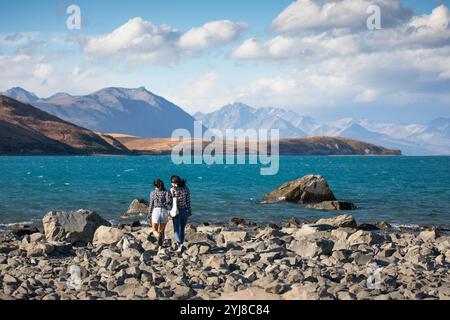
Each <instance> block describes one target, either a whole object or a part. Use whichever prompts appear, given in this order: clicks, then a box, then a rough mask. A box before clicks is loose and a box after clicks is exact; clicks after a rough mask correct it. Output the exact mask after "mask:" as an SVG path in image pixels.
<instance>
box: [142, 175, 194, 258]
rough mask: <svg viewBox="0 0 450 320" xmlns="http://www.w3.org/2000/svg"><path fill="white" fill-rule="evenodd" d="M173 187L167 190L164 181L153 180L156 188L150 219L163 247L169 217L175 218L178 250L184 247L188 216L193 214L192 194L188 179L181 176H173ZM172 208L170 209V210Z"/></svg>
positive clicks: (151, 196)
mask: <svg viewBox="0 0 450 320" xmlns="http://www.w3.org/2000/svg"><path fill="white" fill-rule="evenodd" d="M170 180H171V183H172V188H171V189H170V190H169V191H167V190H166V189H165V187H164V182H163V181H161V180H160V179H157V180H155V181H154V182H153V185H154V187H155V189H154V190H153V191H152V192H151V193H150V207H149V213H150V220H151V225H152V228H153V231H154V232H155V235H156V236H157V238H158V245H159V246H160V247H162V245H163V243H164V238H165V229H166V226H167V223H168V222H169V217H171V218H172V219H173V230H174V236H175V240H176V242H177V251H178V252H182V251H183V249H184V231H185V228H186V224H187V221H188V218H189V217H190V216H191V215H192V209H191V194H190V190H189V188H188V187H187V186H186V181H185V180H183V179H181V178H180V177H179V176H172V177H171V179H170ZM169 208H170V210H169Z"/></svg>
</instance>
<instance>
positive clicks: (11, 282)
mask: <svg viewBox="0 0 450 320" xmlns="http://www.w3.org/2000/svg"><path fill="white" fill-rule="evenodd" d="M2 282H3V283H4V284H6V285H15V284H18V283H19V281H18V280H17V279H16V278H15V277H13V276H11V275H9V274H5V276H4V277H3V281H2Z"/></svg>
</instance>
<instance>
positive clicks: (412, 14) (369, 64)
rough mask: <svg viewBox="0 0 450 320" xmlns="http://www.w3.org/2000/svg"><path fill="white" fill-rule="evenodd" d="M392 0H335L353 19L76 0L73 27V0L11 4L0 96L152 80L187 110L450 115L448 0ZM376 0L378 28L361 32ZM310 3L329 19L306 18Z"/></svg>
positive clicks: (249, 6)
mask: <svg viewBox="0 0 450 320" xmlns="http://www.w3.org/2000/svg"><path fill="white" fill-rule="evenodd" d="M390 1H392V2H394V3H398V5H399V6H398V7H391V6H389V5H386V3H388V2H387V1H386V0H374V1H369V0H353V3H352V4H351V5H349V4H348V3H349V1H348V0H333V1H331V2H336V3H337V4H338V5H337V6H336V10H339V6H342V7H343V8H344V9H342V10H344V11H342V12H346V15H347V14H348V16H349V19H347V20H346V19H335V20H333V18H327V17H326V10H325V9H324V8H325V4H324V3H323V1H314V0H299V1H298V3H294V1H289V0H267V1H257V0H246V1H242V0H241V1H237V0H229V1H210V0H209V1H206V0H196V1H194V0H193V1H182V0H169V1H139V0H128V1H106V0H97V1H92V0H91V1H84V0H78V1H75V2H74V3H75V4H76V5H78V6H79V7H80V8H81V16H82V19H83V27H82V29H81V30H76V31H74V30H68V29H67V28H66V19H67V17H68V15H67V14H66V13H65V8H66V7H67V6H68V5H69V4H71V2H70V3H69V2H64V1H45V0H44V1H25V0H17V1H7V2H4V3H2V13H3V15H2V19H1V20H0V45H1V46H0V70H6V72H3V73H2V74H3V75H0V91H3V90H6V89H8V88H9V87H12V86H21V87H24V88H25V89H27V90H30V91H34V92H35V93H37V94H38V95H40V96H48V95H51V94H53V93H55V92H57V91H65V92H69V93H71V94H87V93H90V92H92V91H95V90H98V89H100V88H102V87H105V86H123V87H138V86H145V87H147V88H148V89H149V90H151V91H153V92H155V93H156V94H159V95H162V96H164V97H166V98H168V99H170V100H172V101H174V102H175V103H177V104H179V105H180V106H181V107H183V108H184V109H186V110H187V111H188V112H191V113H193V112H196V111H203V112H208V111H213V110H215V109H217V108H219V107H220V106H222V105H224V104H226V103H230V102H233V101H238V100H239V101H242V102H244V103H248V104H251V105H254V106H257V107H260V106H268V105H270V106H276V107H283V108H288V109H292V110H295V111H298V112H300V113H302V114H307V115H312V116H315V117H318V118H320V119H324V120H331V119H338V118H342V117H357V118H370V119H373V120H392V121H395V122H409V121H416V122H419V121H422V122H423V121H426V120H430V119H432V118H434V117H438V116H445V117H448V116H450V110H449V109H450V106H449V102H450V97H449V94H448V93H447V92H450V90H448V89H449V87H448V85H449V81H450V66H449V64H450V62H449V61H448V57H449V54H448V53H449V52H450V48H449V45H450V41H449V40H450V37H449V27H448V24H446V25H442V23H443V22H444V23H445V22H446V21H447V20H446V19H448V3H447V1H423V0H402V1H400V0H390ZM301 2H303V3H301ZM329 2H330V1H329ZM343 3H344V4H343ZM371 3H375V4H379V5H380V6H381V22H382V23H383V24H384V25H383V29H382V30H380V31H370V32H369V31H368V30H365V29H364V25H365V24H364V23H363V22H365V19H366V18H367V13H366V12H363V11H364V10H361V8H365V7H364V5H366V7H367V4H371ZM296 4H297V5H296ZM345 5H347V6H350V7H345ZM348 8H350V9H348ZM409 9H411V11H409ZM308 10H311V11H308ZM314 10H319V11H320V10H321V12H322V13H321V14H323V15H324V17H325V18H321V19H319V18H318V17H316V16H312V19H309V18H310V16H308V14H307V13H308V12H315V11H314ZM333 10H334V9H333ZM433 10H434V11H433ZM305 12H306V13H305ZM317 16H319V15H317ZM341 16H344V15H341ZM289 17H290V18H291V19H288V18H289ZM305 21H306V22H305ZM434 21H438V23H435V22H434ZM308 23H309V24H308ZM164 26H167V27H164ZM118 28H119V29H120V30H121V31H120V34H118V33H117V32H116V33H114V30H116V29H118ZM446 91H447V92H446Z"/></svg>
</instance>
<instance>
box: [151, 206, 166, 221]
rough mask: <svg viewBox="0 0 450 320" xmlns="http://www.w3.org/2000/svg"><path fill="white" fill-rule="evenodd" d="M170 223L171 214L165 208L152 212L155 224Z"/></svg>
mask: <svg viewBox="0 0 450 320" xmlns="http://www.w3.org/2000/svg"><path fill="white" fill-rule="evenodd" d="M168 222H169V213H168V212H167V210H166V209H164V208H155V209H153V212H152V223H153V224H167V223H168Z"/></svg>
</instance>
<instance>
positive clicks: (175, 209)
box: [169, 190, 179, 218]
mask: <svg viewBox="0 0 450 320" xmlns="http://www.w3.org/2000/svg"><path fill="white" fill-rule="evenodd" d="M170 192H171V193H172V196H173V190H170ZM169 214H170V216H171V217H172V218H175V217H176V216H177V215H178V214H179V211H178V203H177V198H173V200H172V209H170V212H169Z"/></svg>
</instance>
